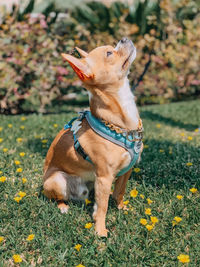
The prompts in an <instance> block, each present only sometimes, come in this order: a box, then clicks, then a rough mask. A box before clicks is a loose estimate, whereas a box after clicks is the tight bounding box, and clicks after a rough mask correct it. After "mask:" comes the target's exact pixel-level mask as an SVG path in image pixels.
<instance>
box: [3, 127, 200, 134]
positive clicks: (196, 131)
mask: <svg viewBox="0 0 200 267" xmlns="http://www.w3.org/2000/svg"><path fill="white" fill-rule="evenodd" d="M199 130H200V129H199V128H197V129H195V130H194V131H195V133H198V132H199ZM0 131H1V128H0Z"/></svg>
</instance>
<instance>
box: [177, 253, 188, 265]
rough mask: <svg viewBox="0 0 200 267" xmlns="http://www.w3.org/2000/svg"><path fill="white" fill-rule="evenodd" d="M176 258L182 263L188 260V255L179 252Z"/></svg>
mask: <svg viewBox="0 0 200 267" xmlns="http://www.w3.org/2000/svg"><path fill="white" fill-rule="evenodd" d="M177 259H178V260H179V261H180V262H182V263H188V262H190V257H189V255H185V254H180V255H179V256H178V257H177Z"/></svg>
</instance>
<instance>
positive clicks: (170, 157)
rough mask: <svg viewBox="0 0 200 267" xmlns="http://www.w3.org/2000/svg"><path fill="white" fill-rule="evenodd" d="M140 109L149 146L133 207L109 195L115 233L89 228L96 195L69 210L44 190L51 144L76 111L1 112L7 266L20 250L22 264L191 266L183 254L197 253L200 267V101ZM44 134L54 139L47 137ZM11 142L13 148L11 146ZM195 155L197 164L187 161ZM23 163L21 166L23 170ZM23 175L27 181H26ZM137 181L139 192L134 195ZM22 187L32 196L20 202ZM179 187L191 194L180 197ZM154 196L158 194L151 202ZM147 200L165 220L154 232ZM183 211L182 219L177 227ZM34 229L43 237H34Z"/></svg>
mask: <svg viewBox="0 0 200 267" xmlns="http://www.w3.org/2000/svg"><path fill="white" fill-rule="evenodd" d="M140 112H141V117H142V119H143V124H144V128H145V134H144V144H145V145H146V146H145V147H146V148H145V149H144V152H143V155H142V161H141V162H140V163H139V165H138V166H137V167H138V168H140V171H139V172H137V173H136V172H134V171H133V174H132V177H131V179H130V180H129V182H128V186H127V193H126V195H125V200H129V204H128V206H129V207H130V209H129V210H128V212H124V211H118V210H117V208H116V205H115V203H114V202H113V201H112V198H111V199H110V201H109V209H108V214H107V219H106V224H107V228H108V229H109V230H110V232H109V236H108V238H107V239H104V238H98V237H97V236H96V235H95V233H94V227H92V228H91V229H85V227H84V226H85V224H86V223H87V222H92V204H93V200H92V204H90V205H88V206H85V205H84V204H82V203H79V202H70V211H69V213H68V214H66V215H62V214H61V213H60V212H59V210H58V209H57V207H56V203H55V202H53V201H52V202H51V201H49V200H47V199H46V198H45V197H44V196H43V195H42V193H41V185H42V168H43V162H44V158H45V155H46V152H47V149H48V147H49V145H50V143H51V141H52V140H53V138H54V137H55V135H56V133H57V132H58V130H59V129H61V128H62V127H63V125H64V124H65V123H66V122H67V121H68V120H69V119H70V118H71V117H72V116H73V115H74V113H71V112H68V113H62V114H52V115H44V116H42V115H28V116H26V120H25V121H23V120H22V118H23V116H3V115H1V116H0V127H2V130H1V131H0V138H3V141H2V142H1V143H0V171H1V172H2V173H1V174H0V177H1V176H5V177H6V178H7V180H6V181H5V182H4V183H0V236H3V237H4V241H2V242H1V243H0V266H12V265H13V264H14V263H13V259H12V256H13V255H14V254H20V255H21V257H22V258H23V261H22V263H21V264H20V266H52V267H55V266H76V265H78V264H83V265H84V266H87V267H88V266H114V267H115V266H120V267H121V266H130V267H132V266H156V267H157V266H170V267H171V266H182V265H183V264H182V263H179V261H178V260H177V256H178V255H179V254H181V253H182V254H187V255H189V256H190V263H189V266H200V256H199V255H200V246H199V240H200V194H199V191H198V192H197V193H195V194H192V193H191V192H190V190H189V189H190V188H192V187H195V188H197V189H198V190H200V179H199V178H200V162H199V158H200V133H199V132H195V129H196V128H198V127H199V126H200V101H199V100H197V101H191V102H180V103H174V104H167V105H160V106H148V107H144V108H141V110H140ZM55 123H56V124H58V127H57V128H55V127H54V124H55ZM8 124H12V128H9V127H8ZM22 125H23V126H24V127H25V128H24V129H21V128H20V126H22ZM159 126H160V127H159ZM182 135H183V136H182ZM189 136H190V137H192V140H188V137H189ZM17 138H22V142H17V141H16V139H17ZM43 139H47V140H48V142H47V144H43V143H42V142H41V141H42V140H43ZM190 139H191V138H190ZM4 148H7V149H8V151H7V152H3V149H4ZM20 152H25V153H26V154H25V156H24V157H21V156H20V155H19V153H20ZM15 160H19V161H20V165H16V164H15V163H14V161H15ZM188 162H191V163H192V164H193V165H192V166H187V165H186V163H188ZM19 167H21V168H22V169H23V171H22V172H21V173H17V172H16V170H17V168H19ZM22 177H26V178H27V183H25V184H23V183H22V180H21V178H22ZM134 188H136V189H137V191H138V196H137V197H136V198H131V197H130V191H131V190H132V189H134ZM19 191H24V192H26V194H27V195H26V196H25V197H24V198H23V199H22V200H21V201H20V203H19V204H18V203H17V202H16V201H14V199H13V198H14V197H15V196H16V195H17V193H18V192H19ZM140 194H143V195H144V196H145V198H144V199H142V198H141V197H140ZM177 194H181V195H183V199H182V200H178V199H177V198H176V195H177ZM147 198H150V199H151V200H153V203H152V204H151V205H148V203H147V200H146V199H147ZM147 207H150V208H151V210H152V215H153V216H156V217H157V218H158V219H159V222H158V223H157V224H156V225H155V227H154V229H153V230H152V231H148V230H147V229H146V228H145V226H143V225H141V224H140V219H141V218H146V219H147V220H149V217H150V216H149V215H145V213H144V211H145V208H147ZM175 216H179V217H181V218H182V221H181V222H180V223H179V224H178V225H176V226H174V227H173V226H172V220H173V218H174V217H175ZM31 233H33V234H35V238H34V240H32V241H27V240H26V238H27V236H28V235H29V234H31ZM77 244H81V245H82V247H81V249H80V251H79V252H78V251H76V250H75V249H74V246H75V245H77Z"/></svg>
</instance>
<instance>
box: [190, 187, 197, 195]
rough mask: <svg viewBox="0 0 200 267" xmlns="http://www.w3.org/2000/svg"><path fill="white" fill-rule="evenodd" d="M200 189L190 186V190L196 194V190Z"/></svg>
mask: <svg viewBox="0 0 200 267" xmlns="http://www.w3.org/2000/svg"><path fill="white" fill-rule="evenodd" d="M197 191H198V190H197V188H194V187H193V188H190V192H192V193H193V194H195V193H196V192H197Z"/></svg>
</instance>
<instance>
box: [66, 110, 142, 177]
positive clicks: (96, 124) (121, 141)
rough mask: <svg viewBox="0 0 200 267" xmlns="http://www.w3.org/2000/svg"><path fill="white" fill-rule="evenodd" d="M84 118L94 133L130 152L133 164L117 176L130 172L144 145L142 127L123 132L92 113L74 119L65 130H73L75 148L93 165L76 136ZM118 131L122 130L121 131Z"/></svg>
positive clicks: (84, 113)
mask: <svg viewBox="0 0 200 267" xmlns="http://www.w3.org/2000/svg"><path fill="white" fill-rule="evenodd" d="M84 118H86V120H87V122H88V124H89V125H90V127H91V128H92V130H93V131H94V132H96V133H97V134H98V135H100V136H102V137H103V138H105V139H107V140H109V141H111V142H112V143H114V144H116V145H119V146H121V147H123V148H125V149H126V150H127V151H128V152H129V154H130V156H131V162H130V163H129V165H128V166H126V167H125V168H123V169H122V170H120V172H119V173H118V174H117V175H116V176H121V175H123V174H125V173H126V172H127V171H128V170H130V169H131V168H132V167H133V166H134V164H135V163H136V161H137V160H138V158H139V152H140V149H141V145H142V130H143V129H142V126H141V128H140V129H138V130H133V131H128V132H127V131H126V130H123V129H121V128H119V127H113V125H110V124H108V123H106V122H104V121H102V120H100V119H97V118H95V117H94V116H93V115H92V114H91V112H90V111H84V112H81V113H80V116H79V117H75V118H73V119H72V120H71V121H70V122H69V123H68V124H66V125H65V126H64V129H65V130H66V129H71V131H72V133H73V137H74V148H75V149H76V151H77V152H78V153H79V154H80V155H81V156H82V157H83V158H84V159H85V160H87V161H89V162H90V163H91V164H93V163H92V161H91V159H90V157H89V156H88V155H87V154H86V153H85V151H84V149H83V148H82V146H81V144H80V143H79V141H78V138H77V135H76V133H77V132H78V130H79V129H80V128H81V123H82V120H83V119H84ZM116 129H120V131H118V130H116Z"/></svg>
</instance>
